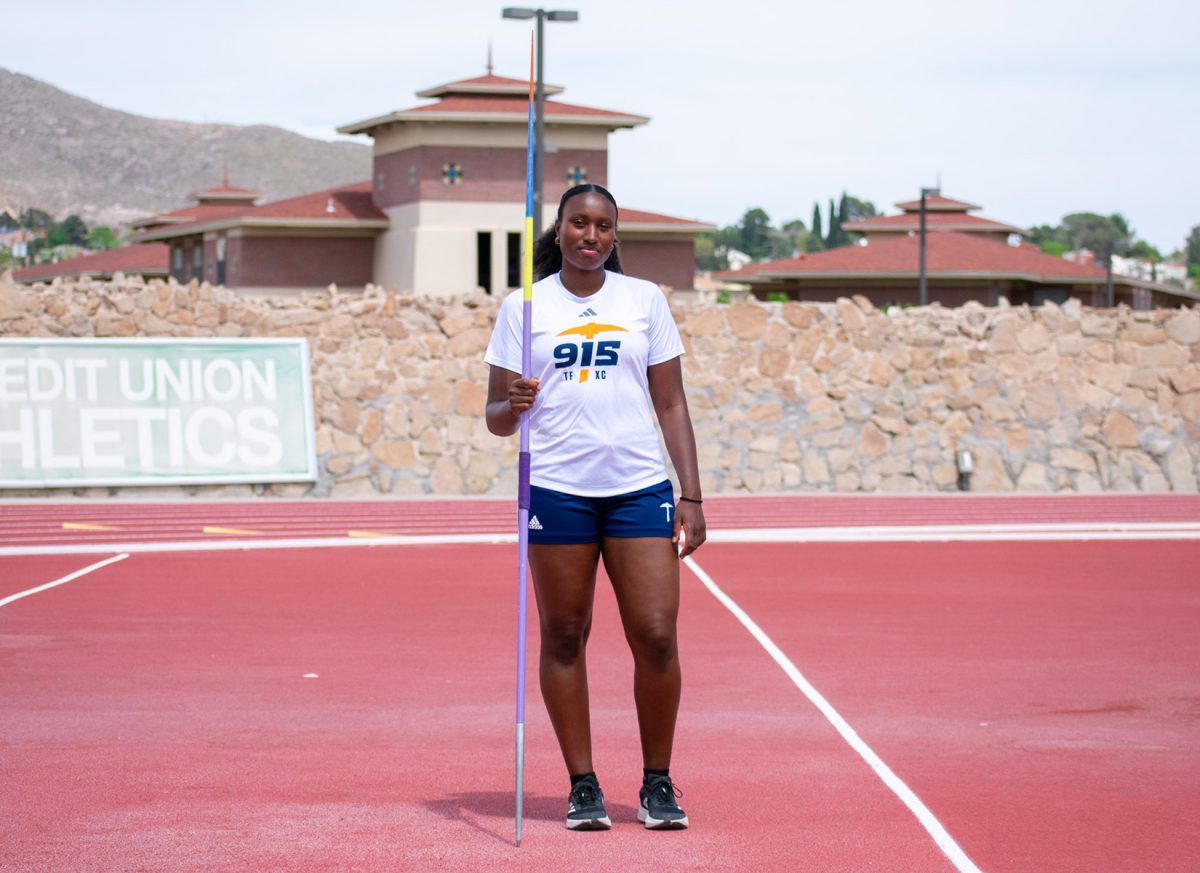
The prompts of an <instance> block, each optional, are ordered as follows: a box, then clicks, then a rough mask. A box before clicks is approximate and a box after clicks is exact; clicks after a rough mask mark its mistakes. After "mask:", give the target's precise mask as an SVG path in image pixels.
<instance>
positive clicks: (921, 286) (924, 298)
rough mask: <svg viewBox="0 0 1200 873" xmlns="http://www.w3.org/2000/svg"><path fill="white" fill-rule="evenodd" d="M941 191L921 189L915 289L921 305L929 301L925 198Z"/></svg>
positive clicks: (937, 195)
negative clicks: (919, 234) (919, 235)
mask: <svg viewBox="0 0 1200 873" xmlns="http://www.w3.org/2000/svg"><path fill="white" fill-rule="evenodd" d="M941 193H942V189H941V188H922V189H921V264H920V269H919V273H918V278H917V291H918V295H919V296H918V299H919V300H920V303H921V305H922V306H925V305H926V304H928V303H929V281H928V277H927V276H926V275H925V198H926V197H928V196H931V195H932V196H934V197H939V196H941Z"/></svg>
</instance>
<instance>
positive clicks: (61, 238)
mask: <svg viewBox="0 0 1200 873" xmlns="http://www.w3.org/2000/svg"><path fill="white" fill-rule="evenodd" d="M68 242H70V240H68V239H67V232H66V230H65V229H64V228H63V226H62V225H61V224H56V225H54V226H53V227H51V228H50V229H49V230H48V231H46V247H47V248H52V249H55V248H58V247H59V246H65V245H66V244H67V243H68Z"/></svg>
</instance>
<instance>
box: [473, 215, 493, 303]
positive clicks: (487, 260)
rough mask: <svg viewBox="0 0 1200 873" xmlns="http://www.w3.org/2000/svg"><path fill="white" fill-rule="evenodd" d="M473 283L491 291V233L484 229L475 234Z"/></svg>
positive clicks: (489, 292)
mask: <svg viewBox="0 0 1200 873" xmlns="http://www.w3.org/2000/svg"><path fill="white" fill-rule="evenodd" d="M475 284H476V285H478V286H479V287H480V288H482V289H483V290H484V291H486V292H487V293H488V294H491V293H492V234H491V233H490V232H489V231H486V230H481V231H479V233H477V234H475Z"/></svg>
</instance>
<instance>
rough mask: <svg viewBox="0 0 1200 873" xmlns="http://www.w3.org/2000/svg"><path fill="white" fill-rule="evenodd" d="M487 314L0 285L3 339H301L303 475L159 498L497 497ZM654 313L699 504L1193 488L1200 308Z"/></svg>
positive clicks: (484, 299) (331, 299)
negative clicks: (968, 461)
mask: <svg viewBox="0 0 1200 873" xmlns="http://www.w3.org/2000/svg"><path fill="white" fill-rule="evenodd" d="M498 304H499V298H498V297H488V296H486V295H482V294H470V295H461V296H457V297H452V298H444V299H437V298H430V297H417V296H414V295H412V294H397V293H391V292H386V291H384V290H383V289H380V288H377V287H374V286H371V287H368V289H367V291H366V292H365V293H363V294H354V295H349V294H340V293H330V292H326V293H321V294H305V295H300V296H289V297H283V296H280V297H272V298H265V299H263V298H255V299H248V298H244V297H239V296H237V295H235V294H234V293H233V292H231V291H228V290H226V289H221V288H215V289H214V288H211V287H209V286H207V285H199V286H197V285H194V284H193V285H190V286H180V285H176V284H173V283H164V282H154V283H151V284H148V285H147V284H143V283H142V282H140V280H124V279H121V280H117V281H114V282H111V283H92V282H83V283H78V284H62V285H52V286H40V285H38V286H32V287H28V288H26V287H23V286H15V285H13V284H11V283H9V282H6V281H3V280H0V336H136V335H143V336H214V335H216V336H307V337H309V338H310V340H311V348H312V355H313V360H312V368H313V384H314V394H315V409H316V415H317V446H318V453H319V464H320V470H321V477H320V480H319V481H318V482H317V483H316V484H315V485H313V486H303V485H300V486H296V485H288V486H269V487H264V486H229V487H216V486H213V487H199V488H192V489H188V490H187V491H186V492H181V489H163V490H162V491H161V492H157V493H161V494H163V495H164V496H177V495H178V494H180V493H186V494H195V495H198V496H219V495H229V494H250V493H267V494H280V495H288V496H299V495H302V494H311V495H317V496H327V495H333V496H339V497H340V496H346V497H351V496H368V495H386V494H510V493H513V490H514V489H515V477H516V452H517V447H516V441H515V438H509V439H504V440H501V439H498V438H496V437H493V436H492V435H491V434H489V433H488V432H487V429H486V427H485V426H484V424H483V420H482V409H483V402H484V397H485V391H486V376H487V373H486V367H485V366H484V365H483V363H482V361H481V358H482V354H483V350H484V347H485V346H486V343H487V339H488V336H489V334H490V331H491V325H492V322H493V319H494V317H495V311H496V307H497V306H498ZM672 309H673V312H674V314H675V317H676V320H677V322H678V323H679V325H680V329H681V332H682V334H683V337H684V343H685V345H686V347H687V351H688V354H687V355H686V357H685V359H684V372H685V381H686V384H687V389H688V397H689V402H690V405H691V409H692V417H693V420H694V422H695V427H696V433H697V437H698V444H699V453H700V461H701V470H702V477H703V481H704V487H705V490H706V492H707V493H747V492H749V493H762V492H773V491H793V492H798V491H839V492H876V491H935V490H952V489H953V488H954V487H955V481H956V478H957V474H956V470H955V468H954V463H953V453H954V450H955V448H956V447H965V448H970V449H971V451H972V452H973V453H974V455H975V463H976V473H975V474H974V477H973V479H972V488H973V490H977V491H989V492H999V491H1013V490H1021V491H1034V492H1038V491H1041V492H1095V491H1170V490H1175V491H1189V492H1195V491H1196V490H1197V472H1198V464H1200V309H1196V308H1193V309H1184V310H1178V309H1173V310H1155V311H1149V312H1134V311H1131V310H1129V309H1126V308H1119V309H1116V310H1093V309H1090V308H1086V307H1083V306H1082V305H1080V304H1079V303H1078V302H1077V301H1072V302H1070V303H1068V304H1066V305H1064V306H1062V307H1059V306H1055V305H1052V304H1051V305H1047V306H1043V307H1039V308H1037V309H1030V308H1027V307H998V308H985V307H983V306H980V305H977V304H968V305H966V306H963V307H962V308H960V309H954V310H950V309H943V308H941V307H939V306H931V307H924V308H920V307H918V308H912V309H906V310H903V311H898V312H895V313H893V314H885V313H883V312H880V311H878V310H875V309H874V308H873V307H872V306H871V305H870V304H869V303H868V302H867V301H866V300H865V299H862V298H857V299H855V300H849V299H842V300H839V301H837V302H836V303H830V304H804V303H784V304H779V303H762V304H760V303H753V302H735V303H733V304H731V305H718V304H715V303H713V302H711V301H705V300H701V299H698V298H696V297H695V296H693V295H688V296H687V297H682V296H677V297H675V299H673V300H672ZM47 493H51V494H53V493H55V492H45V491H29V492H4V496H15V495H22V494H28V495H46V494H47ZM81 493H84V494H88V495H108V494H110V493H117V492H110V491H109V490H108V489H88V490H86V491H83V492H81ZM140 493H142V494H144V493H145V490H144V489H142V490H141V492H140Z"/></svg>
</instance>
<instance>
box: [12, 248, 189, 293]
mask: <svg viewBox="0 0 1200 873" xmlns="http://www.w3.org/2000/svg"><path fill="white" fill-rule="evenodd" d="M169 257H170V252H169V250H168V248H167V247H166V246H165V245H163V244H162V243H140V244H138V245H131V246H124V247H122V248H119V249H108V250H107V251H103V252H93V253H92V254H90V255H80V256H79V257H77V258H67V259H66V260H63V261H58V262H56V263H51V264H36V265H34V266H32V267H25V268H24V269H21V270H17V271H16V272H14V273H13V278H14V279H15V280H16V281H18V282H22V283H24V284H26V285H30V284H33V283H34V282H50V281H52V280H53V279H55V278H57V277H59V276H62V277H64V278H66V277H71V278H74V277H87V278H90V279H111V278H112V277H113V275H114V274H116V273H124V274H125V275H127V276H132V275H139V276H142V277H143V278H145V279H163V278H166V276H167V272H168V271H167V263H168V259H169Z"/></svg>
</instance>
